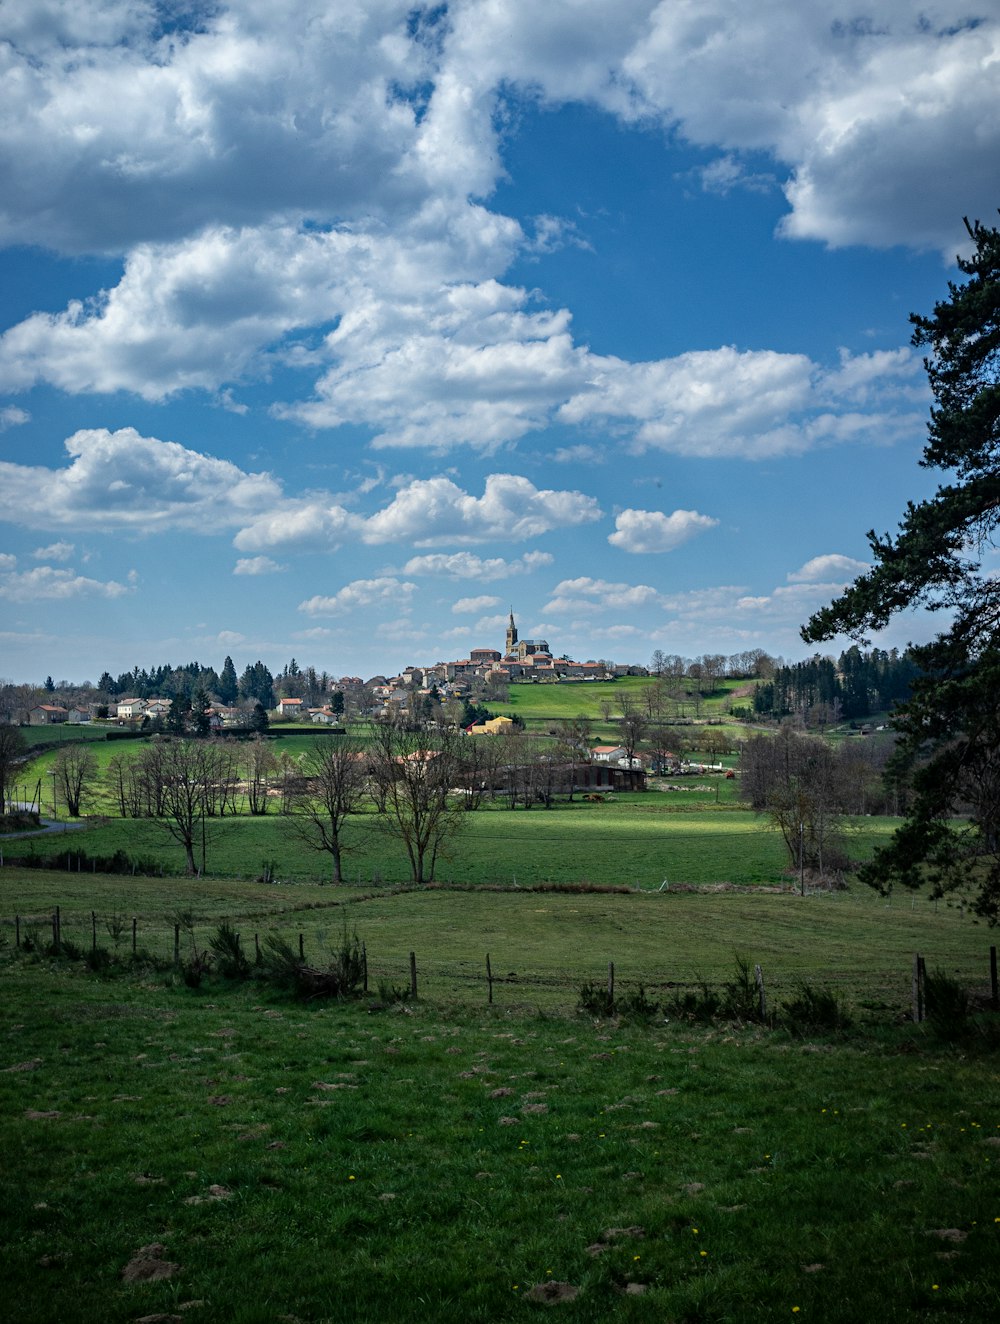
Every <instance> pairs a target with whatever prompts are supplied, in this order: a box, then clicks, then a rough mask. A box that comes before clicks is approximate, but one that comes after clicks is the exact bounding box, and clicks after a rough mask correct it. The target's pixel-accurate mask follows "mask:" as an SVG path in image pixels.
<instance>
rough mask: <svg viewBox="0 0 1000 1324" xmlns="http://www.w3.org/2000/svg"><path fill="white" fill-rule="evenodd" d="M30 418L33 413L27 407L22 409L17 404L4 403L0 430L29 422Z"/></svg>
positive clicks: (0, 418)
mask: <svg viewBox="0 0 1000 1324" xmlns="http://www.w3.org/2000/svg"><path fill="white" fill-rule="evenodd" d="M30 418H31V415H30V414H29V413H28V411H27V410H26V409H20V408H18V406H17V405H4V406H3V408H0V432H6V431H7V429H8V428H16V427H19V426H20V425H21V424H22V423H27V421H28V420H29V419H30Z"/></svg>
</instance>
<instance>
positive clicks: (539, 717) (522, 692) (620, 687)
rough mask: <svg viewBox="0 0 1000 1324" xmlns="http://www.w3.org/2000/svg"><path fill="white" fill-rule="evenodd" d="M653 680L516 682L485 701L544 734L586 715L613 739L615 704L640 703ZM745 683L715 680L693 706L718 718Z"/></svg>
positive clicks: (688, 705) (690, 712)
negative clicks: (502, 697) (495, 698)
mask: <svg viewBox="0 0 1000 1324" xmlns="http://www.w3.org/2000/svg"><path fill="white" fill-rule="evenodd" d="M655 684H656V682H655V680H653V679H649V678H646V677H642V676H625V677H622V678H621V679H620V680H614V681H573V680H566V681H561V682H559V683H557V684H544V683H543V684H529V683H521V682H517V683H514V684H512V685H511V686H510V688H509V691H508V693H509V697H508V698H507V699H506V700H502V701H494V702H491V703H489V704H488V707H489V708H490V711H491V712H496V713H500V714H503V715H505V716H507V717H514V716H517V717H520V718H521V719H522V720H523V722H524V724H525V728H526V729H527V730H528V731H531V732H534V733H537V734H544V733H547V731H548V730H549V728H550V727H552V726H554V725H555V724H556V723H557V722H564V721H570V720H572V719H573V718H575V717H581V716H582V717H587V718H589V719H590V721H591V722H592V723H593V729H594V734H595V736H599V737H600V738H601V739H605V738H607V739H613V738H614V737H615V726H616V722H617V719H618V717H619V712H618V703H619V701H620V699H621V698H622V696H627V697H628V698H629V699H631V700H632V701H633V702H635V703H637V704H639V705H640V706H641V705H642V702H643V694H644V692H645V691H646V690H647V689H649V688H650V686H652V685H655ZM748 684H749V682H746V681H734V680H725V681H720V682H719V683H718V687H717V689H716V691H715V693H714V694H710V695H709V694H706V695H704V696H703V698H702V699H701V700H700V702H699V703H698V705H697V708H698V710H699V713H700V715H701V716H702V717H721V715H722V713H723V712H724V710H725V705H726V701H727V699H728V698H729V697H730V696H731V695H732V694H733V693H734V692H740V691H744V690H746V688H747V685H748ZM608 704H609V705H610V720H609V719H607V718H605V716H604V712H603V707H602V705H608ZM695 708H696V705H695V702H694V700H693V698H692V699H691V700H689V701H688V700H686V701H685V702H684V715H685V716H686V717H693V716H694V715H695Z"/></svg>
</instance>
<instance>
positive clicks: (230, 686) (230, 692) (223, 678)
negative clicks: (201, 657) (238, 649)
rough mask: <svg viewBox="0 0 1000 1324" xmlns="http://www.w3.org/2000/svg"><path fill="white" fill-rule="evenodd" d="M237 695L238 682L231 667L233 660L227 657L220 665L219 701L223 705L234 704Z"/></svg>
mask: <svg viewBox="0 0 1000 1324" xmlns="http://www.w3.org/2000/svg"><path fill="white" fill-rule="evenodd" d="M238 693H239V682H238V681H237V679H236V668H235V667H234V666H233V659H232V658H231V657H227V658H226V660H225V662H223V664H222V671H221V672H220V673H219V690H218V694H219V699H220V700H221V701H222V702H223V703H224V704H231V703H235V702H236V696H237V694H238Z"/></svg>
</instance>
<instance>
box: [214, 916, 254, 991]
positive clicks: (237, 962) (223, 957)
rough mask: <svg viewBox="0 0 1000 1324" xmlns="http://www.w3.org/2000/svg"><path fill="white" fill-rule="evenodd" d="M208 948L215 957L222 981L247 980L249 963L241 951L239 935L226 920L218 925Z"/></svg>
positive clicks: (244, 953)
mask: <svg viewBox="0 0 1000 1324" xmlns="http://www.w3.org/2000/svg"><path fill="white" fill-rule="evenodd" d="M208 945H209V947H210V948H211V949H212V953H213V954H214V956H215V960H216V963H217V965H218V969H219V973H220V974H221V975H222V977H223V978H224V979H249V978H250V974H251V967H250V961H249V960H248V959H247V954H246V952H245V951H244V950H243V945H242V943H241V942H240V935H239V934H238V933H237V932H236V930H235V929H233V928H232V927H231V926H230V924H229V922H228V921H227V920H223V922H222V923H221V924H220V925H219V927H218V928H217V929H216V931H215V937H214V938H210V939H209V943H208Z"/></svg>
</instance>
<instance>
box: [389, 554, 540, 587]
mask: <svg viewBox="0 0 1000 1324" xmlns="http://www.w3.org/2000/svg"><path fill="white" fill-rule="evenodd" d="M553 559H554V558H553V556H552V553H551V552H525V554H524V555H523V556H519V557H517V558H516V559H515V560H513V561H505V560H504V559H503V557H500V556H490V557H481V556H476V555H475V554H474V553H473V552H429V553H427V554H426V555H424V556H411V557H410V559H409V560H408V561H407V563H406V564H405V565H404V566H403V574H404V575H442V576H445V577H446V578H448V579H476V580H479V581H480V582H482V583H488V582H491V581H492V580H496V579H509V578H510V577H511V576H513V575H530V574H534V572H535V571H536V570H544V569H546V568H547V567H548V566H550V565H551V564H552V561H553Z"/></svg>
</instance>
